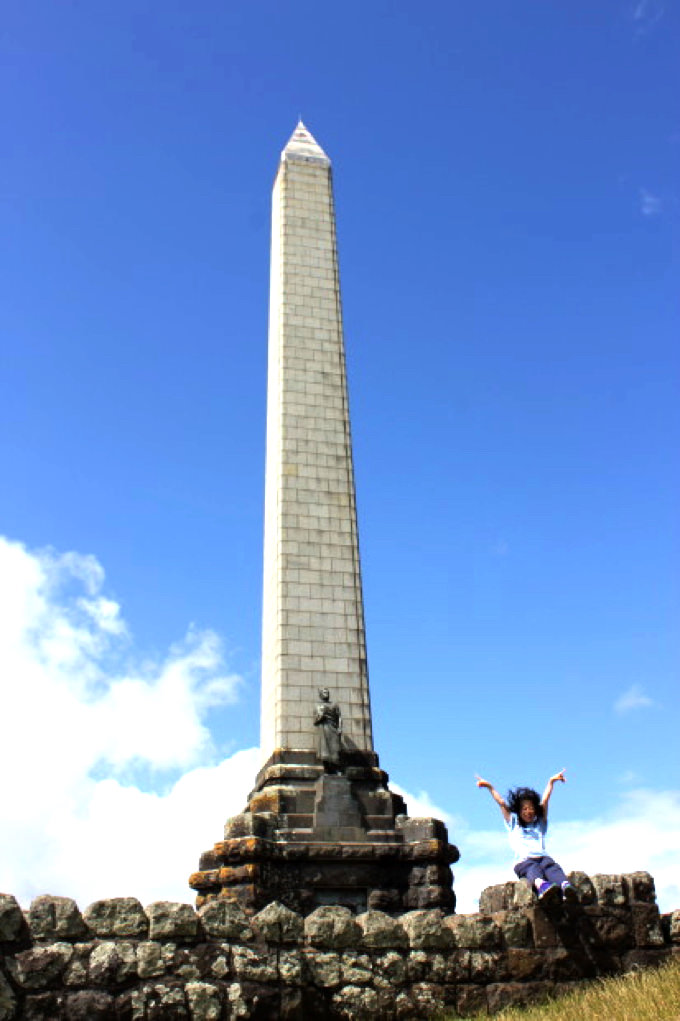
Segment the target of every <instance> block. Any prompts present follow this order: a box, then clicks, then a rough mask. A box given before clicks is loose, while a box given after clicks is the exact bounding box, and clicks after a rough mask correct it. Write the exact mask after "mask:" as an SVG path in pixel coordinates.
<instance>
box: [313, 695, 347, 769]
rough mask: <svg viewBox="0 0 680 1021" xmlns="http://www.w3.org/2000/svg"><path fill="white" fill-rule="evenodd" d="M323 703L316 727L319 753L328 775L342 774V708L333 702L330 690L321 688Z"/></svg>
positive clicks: (321, 702)
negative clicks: (317, 729)
mask: <svg viewBox="0 0 680 1021" xmlns="http://www.w3.org/2000/svg"><path fill="white" fill-rule="evenodd" d="M319 698H320V699H321V701H320V702H319V704H318V705H317V707H316V716H315V717H314V726H315V727H318V728H319V731H318V742H317V746H318V752H319V757H320V758H321V761H322V762H323V765H324V769H325V770H326V772H327V773H340V772H342V766H341V764H340V750H341V747H342V713H341V712H340V706H339V705H336V704H335V703H334V702H331V693H330V691H329V690H328V688H319Z"/></svg>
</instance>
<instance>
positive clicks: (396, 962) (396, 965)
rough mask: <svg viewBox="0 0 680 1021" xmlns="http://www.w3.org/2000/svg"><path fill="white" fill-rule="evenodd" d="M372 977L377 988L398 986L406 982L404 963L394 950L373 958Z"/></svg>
mask: <svg viewBox="0 0 680 1021" xmlns="http://www.w3.org/2000/svg"><path fill="white" fill-rule="evenodd" d="M373 977H374V982H375V984H376V986H377V987H378V988H380V987H382V986H385V985H387V986H388V987H390V988H391V987H393V986H400V985H403V983H404V982H406V979H407V975H406V961H405V959H404V958H403V957H402V955H401V954H398V953H396V952H395V951H394V950H390V951H388V952H387V953H386V954H381V955H380V956H379V957H374V958H373Z"/></svg>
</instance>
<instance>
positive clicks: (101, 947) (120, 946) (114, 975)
mask: <svg viewBox="0 0 680 1021" xmlns="http://www.w3.org/2000/svg"><path fill="white" fill-rule="evenodd" d="M135 951H136V947H135V946H134V945H133V944H132V943H125V942H122V941H116V942H112V941H107V942H105V943H98V944H97V945H96V946H95V947H94V949H93V951H92V953H91V954H90V972H89V973H90V981H91V982H93V983H94V984H95V985H98V986H115V985H117V984H118V983H120V982H125V981H126V979H129V978H132V977H133V976H136V974H137V957H136V952H135Z"/></svg>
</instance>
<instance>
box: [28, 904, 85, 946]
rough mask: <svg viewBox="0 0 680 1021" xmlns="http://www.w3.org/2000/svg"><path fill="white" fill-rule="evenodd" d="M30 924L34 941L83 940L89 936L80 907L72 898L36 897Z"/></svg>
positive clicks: (30, 914) (31, 910)
mask: <svg viewBox="0 0 680 1021" xmlns="http://www.w3.org/2000/svg"><path fill="white" fill-rule="evenodd" d="M28 924H29V926H30V929H31V934H32V936H33V937H34V939H82V937H83V936H85V935H86V934H87V926H86V925H85V922H84V921H83V916H82V915H81V913H80V910H79V909H78V905H77V904H76V902H75V901H74V900H72V899H71V898H70V897H51V896H48V895H44V896H42V897H36V898H35V900H34V901H33V902H32V903H31V907H30V909H29V912H28Z"/></svg>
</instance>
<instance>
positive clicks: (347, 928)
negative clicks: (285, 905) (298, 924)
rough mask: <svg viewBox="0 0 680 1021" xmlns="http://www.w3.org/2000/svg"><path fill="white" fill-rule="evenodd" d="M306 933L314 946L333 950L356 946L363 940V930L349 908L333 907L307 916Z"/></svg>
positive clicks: (317, 910)
mask: <svg viewBox="0 0 680 1021" xmlns="http://www.w3.org/2000/svg"><path fill="white" fill-rule="evenodd" d="M304 931H305V937H306V939H307V942H308V943H310V944H311V945H312V946H315V947H328V948H329V949H333V950H336V949H338V948H342V947H351V946H356V945H357V944H358V943H359V941H360V939H361V929H360V928H359V926H358V925H357V922H356V919H355V916H354V915H353V914H352V912H351V911H350V910H349V908H343V907H334V906H332V905H324V906H322V907H320V908H316V910H315V911H312V913H311V914H310V915H307V917H306V918H305V920H304Z"/></svg>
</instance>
